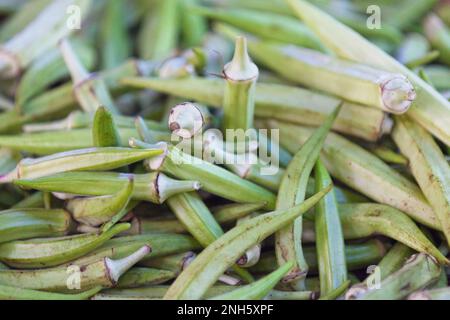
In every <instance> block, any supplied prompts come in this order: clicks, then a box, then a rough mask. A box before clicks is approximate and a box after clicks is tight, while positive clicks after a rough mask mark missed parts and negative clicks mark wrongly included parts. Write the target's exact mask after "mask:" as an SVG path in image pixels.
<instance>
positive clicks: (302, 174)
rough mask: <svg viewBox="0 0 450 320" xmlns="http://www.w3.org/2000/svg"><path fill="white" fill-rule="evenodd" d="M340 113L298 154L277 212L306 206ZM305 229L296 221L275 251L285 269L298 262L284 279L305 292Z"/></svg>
mask: <svg viewBox="0 0 450 320" xmlns="http://www.w3.org/2000/svg"><path fill="white" fill-rule="evenodd" d="M339 111H340V106H339V107H337V108H336V110H335V111H334V112H333V113H332V114H331V115H329V116H328V118H327V120H326V121H325V122H324V123H323V124H322V126H321V127H319V128H318V129H317V130H316V131H315V132H314V133H313V134H312V135H311V137H310V138H309V139H308V140H307V141H306V142H305V144H303V145H302V147H301V148H300V149H299V150H298V151H297V152H296V153H295V155H294V157H293V158H292V160H291V162H290V163H289V165H288V167H287V169H286V172H285V174H284V176H283V179H282V180H281V184H280V187H279V190H278V196H277V202H276V209H277V210H281V209H288V208H290V207H293V206H295V205H297V204H299V203H302V201H303V200H304V199H305V196H306V189H307V185H308V180H309V176H310V174H311V171H312V169H313V167H314V163H315V162H316V160H317V159H318V158H319V155H320V150H321V149H322V146H323V144H324V142H325V139H326V136H327V134H328V133H329V131H330V129H331V126H332V124H333V121H334V120H335V119H336V116H337V115H338V113H339ZM302 229H303V224H302V218H301V217H300V218H298V219H296V220H294V222H293V224H291V225H288V226H286V227H284V228H282V229H280V230H279V231H278V232H276V233H275V252H276V255H277V261H278V264H279V265H280V266H281V265H283V264H284V263H286V262H288V261H295V266H294V268H292V269H291V270H290V272H289V273H288V274H287V275H286V276H285V279H284V280H285V281H286V282H288V281H289V282H292V284H291V285H292V286H293V287H295V288H296V289H297V290H298V289H300V290H303V289H304V278H305V277H306V274H307V272H308V264H307V263H306V261H305V258H304V256H303V250H302V243H301V235H302Z"/></svg>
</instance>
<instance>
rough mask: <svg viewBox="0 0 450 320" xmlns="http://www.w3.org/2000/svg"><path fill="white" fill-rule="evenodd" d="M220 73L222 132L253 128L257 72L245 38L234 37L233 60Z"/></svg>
mask: <svg viewBox="0 0 450 320" xmlns="http://www.w3.org/2000/svg"><path fill="white" fill-rule="evenodd" d="M222 73H223V75H224V78H225V92H224V96H223V119H222V131H223V132H225V131H226V130H227V129H232V130H236V129H243V130H247V129H251V128H253V118H254V110H255V85H256V80H257V79H258V75H259V70H258V67H257V66H256V64H254V63H253V61H252V60H251V59H250V57H249V55H248V53H247V39H246V38H244V37H236V41H235V51H234V56H233V59H232V60H231V61H230V62H229V63H227V64H226V65H225V66H224V68H223V72H222Z"/></svg>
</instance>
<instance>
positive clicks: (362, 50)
mask: <svg viewBox="0 0 450 320" xmlns="http://www.w3.org/2000/svg"><path fill="white" fill-rule="evenodd" d="M286 1H287V2H288V4H289V5H290V7H291V8H292V9H293V10H294V12H295V13H296V15H297V16H299V17H300V18H301V19H302V21H303V22H304V23H305V24H306V25H307V26H309V27H310V28H311V30H312V31H314V32H315V34H316V35H317V36H318V37H319V39H320V40H321V41H322V43H323V44H324V45H325V46H326V47H328V48H330V49H331V50H332V51H333V52H334V53H335V54H336V55H337V56H339V57H341V58H344V59H348V60H352V61H356V62H360V63H367V64H368V65H372V66H374V67H378V68H383V69H386V70H388V71H391V72H398V73H401V74H403V75H405V76H407V77H408V79H409V80H410V81H411V82H412V84H413V85H414V88H415V89H416V99H415V101H414V102H413V104H412V105H411V107H410V109H409V111H408V116H409V117H411V118H412V119H414V120H415V121H416V122H417V123H419V124H420V125H422V126H423V127H424V128H425V129H427V130H428V131H429V132H430V133H432V134H433V135H434V136H436V137H437V138H438V139H439V140H441V141H442V142H444V143H445V144H446V145H448V146H450V102H449V101H447V100H446V99H445V98H444V97H443V96H442V95H441V94H440V93H439V92H437V91H436V90H435V89H433V87H432V86H430V85H428V84H427V83H426V82H425V81H423V80H422V79H420V77H418V76H417V75H415V74H414V72H412V71H410V70H409V69H408V68H406V67H405V66H403V65H402V64H401V63H399V62H398V61H396V60H395V59H393V58H392V57H390V56H389V55H388V54H387V53H385V52H384V51H382V50H381V49H379V48H378V47H377V46H375V45H374V44H372V43H370V42H369V41H368V40H366V39H364V38H363V37H362V36H360V35H359V34H358V33H356V32H354V31H353V30H351V29H350V28H347V27H346V26H344V25H342V24H341V23H340V22H338V21H336V20H335V19H334V18H333V17H331V16H330V15H328V14H326V13H324V12H322V11H321V10H320V9H318V8H316V7H314V6H313V5H311V4H309V3H308V2H306V1H303V0H286ZM329 30H333V32H329Z"/></svg>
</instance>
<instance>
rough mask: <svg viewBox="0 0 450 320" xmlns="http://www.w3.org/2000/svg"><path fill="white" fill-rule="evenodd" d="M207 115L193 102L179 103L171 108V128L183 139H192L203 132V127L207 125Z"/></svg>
mask: <svg viewBox="0 0 450 320" xmlns="http://www.w3.org/2000/svg"><path fill="white" fill-rule="evenodd" d="M205 116H207V115H205ZM205 116H204V115H203V112H202V110H201V109H200V108H199V107H197V106H196V105H195V104H193V103H190V102H185V103H181V104H178V105H176V106H174V107H173V108H172V109H171V110H170V114H169V123H168V125H169V129H170V131H172V133H174V134H175V135H177V136H180V137H181V138H183V139H190V138H192V137H193V136H195V135H197V134H198V133H201V131H202V129H203V128H204V127H205V126H206V125H207V119H206V117H205Z"/></svg>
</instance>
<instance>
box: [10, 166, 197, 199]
mask: <svg viewBox="0 0 450 320" xmlns="http://www.w3.org/2000/svg"><path fill="white" fill-rule="evenodd" d="M129 180H133V183H134V188H133V191H132V193H131V198H132V199H133V200H143V201H150V202H153V203H158V204H160V203H163V202H164V201H165V200H166V199H167V198H169V197H170V196H173V195H175V194H177V193H180V192H188V191H193V190H198V189H199V188H200V184H199V183H198V182H197V181H190V180H175V179H172V178H169V177H168V176H166V175H165V174H163V173H160V172H152V173H146V174H132V173H118V172H106V171H104V172H101V171H95V172H65V173H58V174H54V175H50V176H46V177H41V178H36V179H19V180H15V181H14V183H15V184H16V185H18V186H21V187H23V188H31V189H37V190H42V191H47V192H63V193H69V194H77V195H90V196H104V195H111V194H114V193H116V192H119V191H120V190H121V189H122V188H123V186H124V185H125V184H126V183H127V182H128V181H129ZM67 181H70V183H67Z"/></svg>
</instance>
